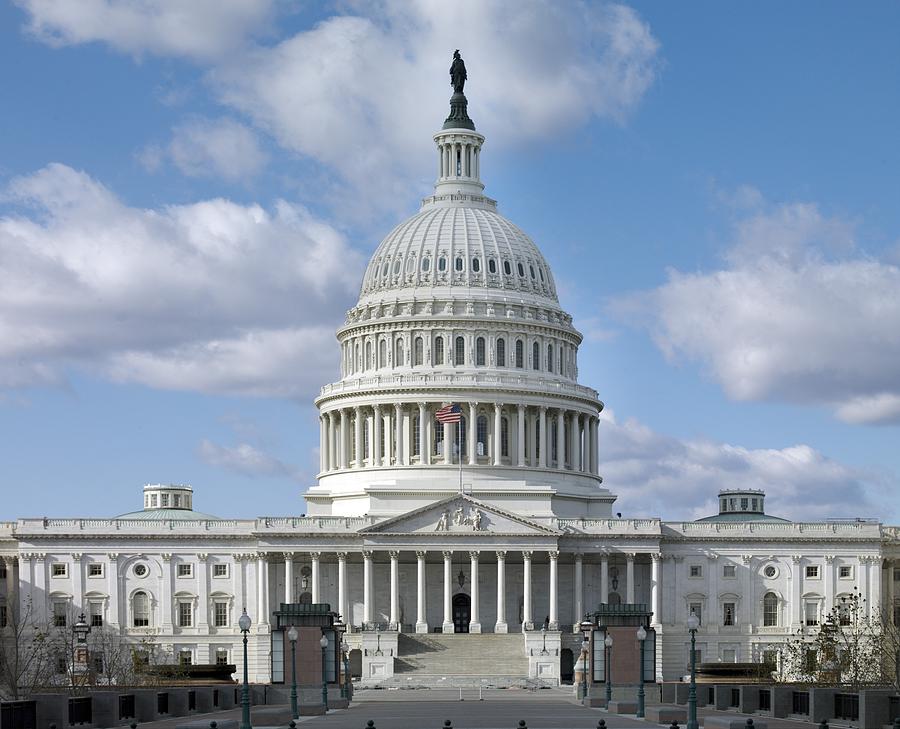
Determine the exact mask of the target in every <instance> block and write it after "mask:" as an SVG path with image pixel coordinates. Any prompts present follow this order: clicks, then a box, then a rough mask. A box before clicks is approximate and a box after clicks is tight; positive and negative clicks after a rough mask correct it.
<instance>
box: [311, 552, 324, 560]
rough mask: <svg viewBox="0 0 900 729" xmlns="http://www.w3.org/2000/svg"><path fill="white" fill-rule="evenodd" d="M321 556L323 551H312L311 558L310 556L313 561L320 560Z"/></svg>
mask: <svg viewBox="0 0 900 729" xmlns="http://www.w3.org/2000/svg"><path fill="white" fill-rule="evenodd" d="M321 556H322V553H321V552H310V553H309V558H310V559H311V560H312V561H313V562H316V561H318V559H319V558H320V557H321Z"/></svg>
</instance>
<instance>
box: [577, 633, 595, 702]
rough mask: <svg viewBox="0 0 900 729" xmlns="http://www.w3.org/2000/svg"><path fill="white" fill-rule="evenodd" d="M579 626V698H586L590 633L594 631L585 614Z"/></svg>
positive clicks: (588, 690)
mask: <svg viewBox="0 0 900 729" xmlns="http://www.w3.org/2000/svg"><path fill="white" fill-rule="evenodd" d="M578 627H579V628H581V634H582V635H583V636H584V640H582V641H581V654H582V662H581V698H582V699H584V700H587V699H588V698H589V697H590V690H591V681H592V680H593V676H591V679H590V680H589V679H588V671H589V670H590V665H591V635H592V634H593V632H594V623H593V622H592V621H591V620H589V619H588V618H587V616H585V619H584V620H582V621H581V623H580V624H579V625H578Z"/></svg>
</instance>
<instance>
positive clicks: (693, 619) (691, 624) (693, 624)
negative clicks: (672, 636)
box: [687, 613, 700, 630]
mask: <svg viewBox="0 0 900 729" xmlns="http://www.w3.org/2000/svg"><path fill="white" fill-rule="evenodd" d="M699 627H700V618H698V617H697V616H696V615H695V614H694V613H691V614H690V615H688V619H687V628H688V630H697V628H699Z"/></svg>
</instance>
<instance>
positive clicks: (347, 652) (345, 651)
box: [341, 640, 350, 699]
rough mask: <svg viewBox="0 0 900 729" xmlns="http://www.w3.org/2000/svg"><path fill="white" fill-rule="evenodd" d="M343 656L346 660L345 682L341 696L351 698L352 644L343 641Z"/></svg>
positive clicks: (342, 685)
mask: <svg viewBox="0 0 900 729" xmlns="http://www.w3.org/2000/svg"><path fill="white" fill-rule="evenodd" d="M341 658H342V659H343V660H344V683H343V684H341V698H343V699H349V698H350V644H349V643H347V641H346V640H342V641H341Z"/></svg>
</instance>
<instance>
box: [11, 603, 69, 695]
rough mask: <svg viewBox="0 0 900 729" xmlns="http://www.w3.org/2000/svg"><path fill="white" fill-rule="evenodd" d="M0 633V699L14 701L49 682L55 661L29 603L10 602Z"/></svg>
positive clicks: (45, 628) (43, 628)
mask: <svg viewBox="0 0 900 729" xmlns="http://www.w3.org/2000/svg"><path fill="white" fill-rule="evenodd" d="M6 615H7V622H6V627H5V628H2V629H0V698H3V699H6V700H8V701H14V700H17V699H20V698H23V697H25V696H30V695H31V694H32V693H34V690H35V689H36V688H38V687H39V686H45V685H47V684H48V683H50V682H52V680H53V676H54V674H55V673H56V659H55V655H54V652H53V650H52V642H53V641H52V638H51V632H50V630H49V629H48V626H47V625H46V624H42V623H39V622H38V621H37V620H36V619H35V614H34V609H33V605H32V603H31V600H30V599H28V600H25V601H23V602H22V603H21V604H20V602H19V601H18V600H12V601H10V602H9V603H8V604H7V607H6Z"/></svg>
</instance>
